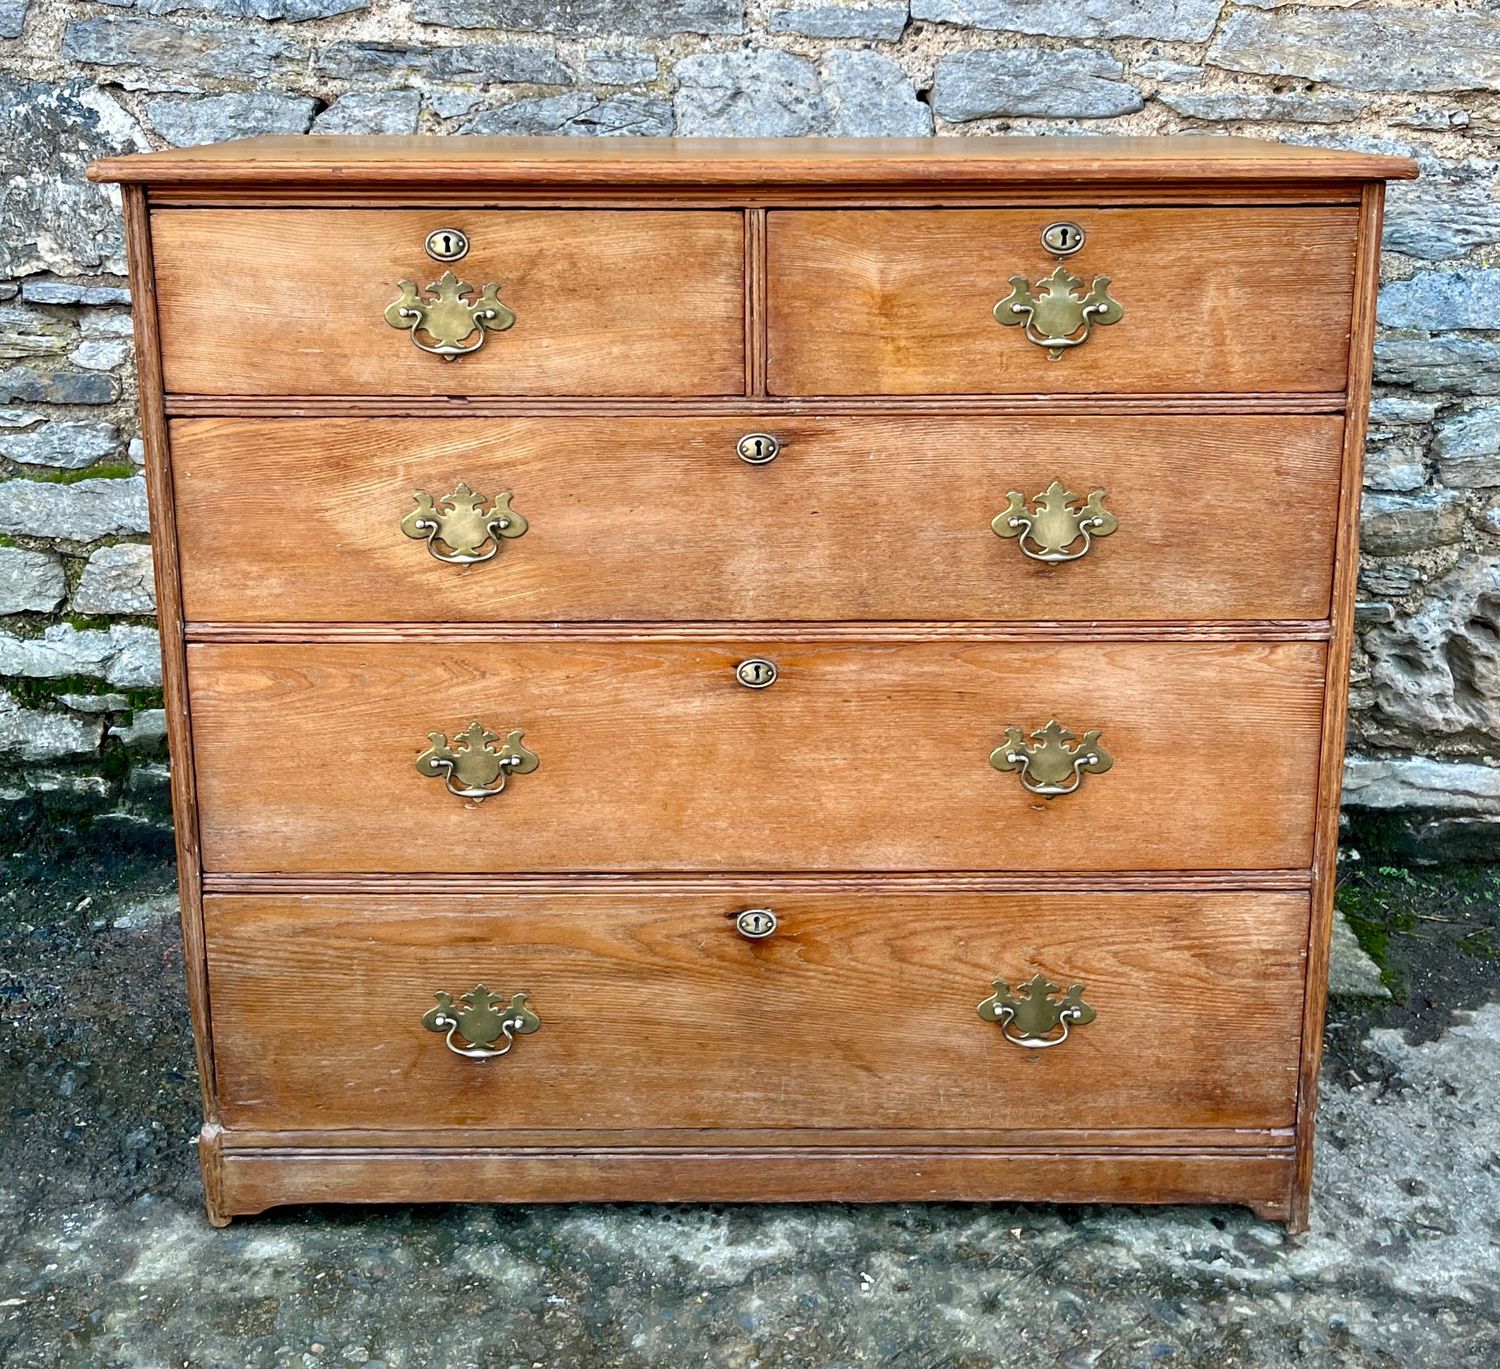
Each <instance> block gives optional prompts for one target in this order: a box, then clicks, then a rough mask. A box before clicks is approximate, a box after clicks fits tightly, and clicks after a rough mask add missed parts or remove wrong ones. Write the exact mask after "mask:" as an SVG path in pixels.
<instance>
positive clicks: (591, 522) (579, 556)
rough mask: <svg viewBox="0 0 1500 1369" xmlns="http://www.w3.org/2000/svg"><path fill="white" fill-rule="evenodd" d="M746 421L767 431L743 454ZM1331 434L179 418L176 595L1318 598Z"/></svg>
mask: <svg viewBox="0 0 1500 1369" xmlns="http://www.w3.org/2000/svg"><path fill="white" fill-rule="evenodd" d="M757 431H763V432H765V433H766V434H767V435H768V436H769V437H770V438H771V439H772V440H774V441H775V442H778V443H779V444H780V451H779V453H778V454H776V455H775V456H774V457H773V458H772V459H771V460H770V461H768V462H766V463H765V464H762V465H751V464H747V463H746V462H745V461H744V460H742V459H740V457H739V456H738V455H737V447H738V446H739V445H740V442H741V439H742V438H743V437H745V435H746V434H752V433H755V432H757ZM1342 435H1343V424H1342V422H1341V420H1340V419H1338V418H1335V417H1291V416H1280V417H1231V416H1217V417H1103V416H1094V417H1059V416H1044V415H1037V416H1028V417H1024V418H1021V417H1006V418H999V417H969V418H932V417H928V418H853V417H839V418H781V417H772V416H769V415H762V416H755V415H750V416H747V417H742V418H711V419H710V418H617V419H602V418H548V419H526V418H510V419H451V420H449V419H380V420H375V419H370V420H351V419H322V420H293V419H283V420H244V419H201V420H190V421H188V420H185V421H179V422H176V423H174V424H173V425H172V430H171V441H172V463H173V486H174V491H175V496H176V499H177V503H178V509H179V520H178V542H179V547H180V553H181V563H182V586H183V604H184V611H185V613H186V615H187V617H188V618H189V619H196V620H200V621H223V622H263V621H278V620H279V621H331V622H338V621H350V622H385V621H401V620H406V621H453V622H459V621H463V622H479V621H485V620H492V621H504V620H512V621H515V620H522V621H524V620H534V621H554V620H572V621H591V620H605V619H611V620H637V621H639V620H647V621H649V620H683V619H691V620H706V621H736V620H737V621H756V620H760V621H767V620H785V621H794V620H800V621H814V622H818V621H823V622H831V621H843V620H882V619H884V620H890V619H897V620H900V619H912V620H914V619H925V620H954V619H959V620H990V621H995V620H1000V621H1006V620H1009V621H1026V620H1036V619H1050V620H1072V621H1093V622H1118V621H1122V620H1138V621H1151V620H1170V619H1184V618H1197V619H1209V620H1214V619H1218V620H1233V619H1295V618H1321V617H1323V616H1324V615H1325V614H1326V613H1327V611H1328V600H1329V587H1330V583H1331V577H1332V564H1333V524H1334V516H1335V513H1336V509H1337V502H1338V501H1337V499H1336V498H1335V497H1334V494H1335V492H1336V490H1337V487H1338V469H1339V460H1340V451H1341V444H1342ZM767 450H770V448H769V447H768V448H767ZM1053 482H1058V484H1057V488H1056V489H1055V490H1054V489H1053ZM461 487H463V488H461ZM1012 491H1014V492H1015V495H1016V496H1018V497H1019V501H1020V506H1019V508H1015V506H1016V500H1015V499H1012V498H1011V497H1010V496H1011V492H1012ZM1096 492H1098V499H1097V501H1096V503H1097V507H1098V509H1100V510H1102V511H1103V515H1102V517H1101V516H1100V515H1099V514H1098V513H1097V512H1096V510H1095V509H1094V508H1093V507H1091V506H1090V504H1089V500H1090V497H1091V496H1093V495H1095V493H1096ZM1064 493H1066V494H1069V495H1071V496H1072V497H1071V498H1064V497H1063V495H1064ZM506 494H508V495H510V496H511V498H510V501H509V503H508V504H502V503H498V502H497V500H499V498H500V496H502V495H506ZM422 501H425V502H426V509H427V511H426V513H425V514H424V513H423V512H422ZM476 505H477V507H476ZM1013 508H1015V512H1009V510H1012V509H1013ZM1268 508H1272V509H1277V510H1280V511H1282V512H1281V513H1280V514H1278V515H1277V516H1275V517H1266V516H1264V515H1263V514H1262V513H1261V512H1260V511H1261V510H1264V509H1268ZM1292 510H1294V511H1295V516H1291V515H1290V514H1289V513H1288V512H1287V511H1292ZM518 518H519V519H523V520H524V523H519V522H517V521H516V520H517V519H518ZM498 519H507V520H509V522H508V523H507V525H506V526H505V527H503V528H502V527H499V526H498V524H497V523H496V520H498ZM997 519H998V520H999V531H1000V533H1003V534H1005V535H1003V536H1002V535H998V534H997V531H996V522H997ZM1023 525H1024V526H1023ZM518 533H519V535H517V534H518ZM445 535H446V539H447V540H445Z"/></svg>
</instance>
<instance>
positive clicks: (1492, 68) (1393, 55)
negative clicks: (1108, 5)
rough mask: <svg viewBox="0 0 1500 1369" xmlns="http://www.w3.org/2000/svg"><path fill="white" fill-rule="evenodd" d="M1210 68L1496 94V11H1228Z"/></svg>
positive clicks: (1499, 22)
mask: <svg viewBox="0 0 1500 1369" xmlns="http://www.w3.org/2000/svg"><path fill="white" fill-rule="evenodd" d="M1206 60H1207V61H1208V64H1209V65H1210V66H1217V67H1225V68H1227V69H1229V70H1231V71H1251V72H1257V73H1259V74H1261V75H1265V76H1295V77H1300V78H1301V79H1303V80H1309V81H1323V82H1328V83H1331V84H1334V85H1342V86H1348V87H1350V88H1351V89H1354V90H1390V91H1403V92H1405V91H1433V90H1500V12H1497V11H1495V10H1494V9H1492V8H1489V9H1483V10H1450V9H1447V8H1438V7H1436V6H1431V7H1421V8H1402V9H1397V8H1395V7H1394V6H1389V5H1381V4H1375V5H1371V6H1370V7H1368V8H1362V9H1357V10H1345V9H1338V10H1330V9H1301V8H1292V9H1278V10H1276V11H1275V12H1273V13H1258V12H1256V11H1255V10H1252V9H1235V10H1231V11H1230V13H1229V15H1228V16H1227V17H1226V18H1225V20H1224V22H1223V23H1222V24H1221V25H1220V26H1219V30H1218V34H1217V36H1216V37H1215V38H1214V41H1213V44H1212V46H1210V48H1209V49H1208V56H1207V59H1206Z"/></svg>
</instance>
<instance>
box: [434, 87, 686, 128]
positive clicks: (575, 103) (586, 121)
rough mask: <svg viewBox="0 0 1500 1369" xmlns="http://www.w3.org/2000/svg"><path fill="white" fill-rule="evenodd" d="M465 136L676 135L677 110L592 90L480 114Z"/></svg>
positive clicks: (662, 103) (636, 97) (660, 102)
mask: <svg viewBox="0 0 1500 1369" xmlns="http://www.w3.org/2000/svg"><path fill="white" fill-rule="evenodd" d="M459 132H460V133H478V134H491V135H500V136H519V135H537V134H542V135H548V134H551V135H561V136H564V137H604V138H620V137H657V138H659V137H666V136H667V135H669V134H670V133H671V132H672V107H671V105H669V104H668V103H667V102H666V101H665V100H659V99H652V98H650V97H648V96H645V95H611V96H608V97H605V98H601V97H599V96H597V95H594V94H591V93H590V92H588V91H583V90H576V91H569V92H568V93H567V94H565V95H547V96H542V97H538V98H536V99H531V100H514V101H512V102H511V103H510V104H508V105H501V106H500V107H499V108H498V109H487V110H485V111H484V112H483V113H482V114H479V115H477V116H475V118H473V119H471V120H470V121H469V122H468V123H467V124H465V125H464V126H463V127H462V128H461V129H459Z"/></svg>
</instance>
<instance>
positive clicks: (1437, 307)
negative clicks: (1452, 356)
mask: <svg viewBox="0 0 1500 1369" xmlns="http://www.w3.org/2000/svg"><path fill="white" fill-rule="evenodd" d="M1376 312H1377V317H1378V319H1379V321H1380V322H1381V323H1383V324H1384V325H1385V326H1386V327H1388V328H1420V329H1424V330H1425V331H1427V332H1431V333H1438V332H1446V331H1449V330H1453V329H1470V328H1484V329H1496V330H1500V268H1497V267H1490V268H1488V269H1479V268H1476V269H1470V270H1465V271H1419V272H1418V273H1417V274H1416V275H1414V276H1412V277H1411V278H1410V279H1409V280H1397V281H1392V282H1391V283H1390V284H1389V285H1387V286H1384V287H1383V288H1382V289H1381V291H1380V303H1379V306H1378V309H1377V311H1376Z"/></svg>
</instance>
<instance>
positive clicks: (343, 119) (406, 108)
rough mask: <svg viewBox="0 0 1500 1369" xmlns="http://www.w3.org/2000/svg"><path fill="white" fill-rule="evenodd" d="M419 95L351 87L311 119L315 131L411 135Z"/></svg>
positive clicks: (420, 105) (416, 92)
mask: <svg viewBox="0 0 1500 1369" xmlns="http://www.w3.org/2000/svg"><path fill="white" fill-rule="evenodd" d="M421 108H422V96H421V94H420V93H419V92H418V91H415V90H352V91H350V92H349V93H348V94H347V95H340V96H339V98H338V99H337V100H335V101H334V102H333V103H332V104H331V105H329V106H328V108H327V109H325V110H324V111H323V112H322V113H321V114H319V115H318V116H317V118H315V119H314V120H313V125H312V131H313V132H314V133H375V134H396V135H401V134H412V133H415V132H416V131H417V115H418V114H419V113H420V112H421Z"/></svg>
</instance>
